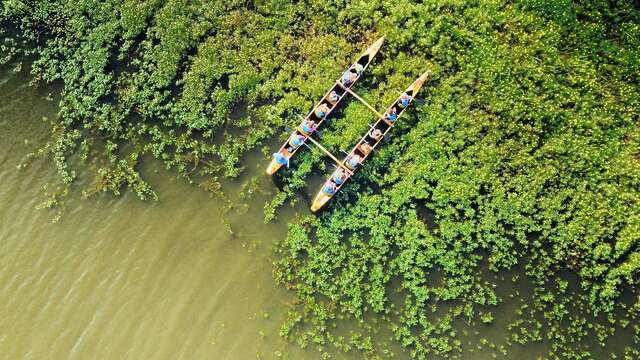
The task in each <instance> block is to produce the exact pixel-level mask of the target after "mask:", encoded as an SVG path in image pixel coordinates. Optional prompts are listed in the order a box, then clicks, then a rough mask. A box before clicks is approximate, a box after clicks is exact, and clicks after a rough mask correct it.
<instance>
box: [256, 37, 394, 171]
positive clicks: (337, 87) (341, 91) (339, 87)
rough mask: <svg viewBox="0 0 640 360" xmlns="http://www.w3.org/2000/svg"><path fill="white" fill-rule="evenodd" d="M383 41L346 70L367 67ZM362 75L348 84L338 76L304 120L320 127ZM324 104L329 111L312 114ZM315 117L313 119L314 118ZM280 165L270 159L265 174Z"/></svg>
mask: <svg viewBox="0 0 640 360" xmlns="http://www.w3.org/2000/svg"><path fill="white" fill-rule="evenodd" d="M383 42H384V37H381V38H380V39H378V40H377V41H376V42H375V43H373V44H372V45H371V46H369V48H367V50H365V51H364V52H363V53H362V55H360V57H359V58H358V60H356V62H355V63H353V64H352V65H351V66H350V67H349V68H348V69H347V70H349V69H353V68H354V67H355V66H356V65H357V64H360V65H362V66H363V70H362V71H364V70H366V68H367V67H369V65H370V64H371V62H372V61H373V59H374V57H375V56H376V55H377V53H378V51H379V50H380V47H381V46H382V44H383ZM361 77H362V74H360V75H359V76H358V77H357V78H356V80H355V81H353V82H352V83H351V84H349V85H348V86H347V85H345V84H343V83H339V82H340V81H341V78H339V80H337V81H336V83H335V84H334V85H333V86H332V87H331V89H329V91H327V93H326V94H325V95H324V96H323V97H322V99H320V101H319V102H318V103H317V104H316V105H315V106H314V107H313V109H312V110H311V112H310V113H309V114H308V115H307V116H306V117H305V120H307V119H309V120H312V121H314V122H316V124H317V127H320V126H321V125H322V123H323V122H324V121H325V120H326V118H327V117H329V114H330V113H331V112H332V111H333V110H334V109H335V108H336V107H337V106H338V104H339V103H340V102H341V100H342V99H343V98H344V96H345V95H346V91H345V90H346V89H345V87H346V88H351V87H352V86H353V85H354V84H355V82H356V81H358V80H359V79H360V78H361ZM332 91H335V93H336V94H338V96H339V97H338V99H337V101H336V100H334V101H329V94H330V93H331V92H332ZM323 103H324V104H325V105H327V106H329V111H328V112H327V113H326V115H324V116H322V117H318V116H317V115H314V112H315V110H316V109H317V108H318V107H319V106H320V105H321V104H323ZM314 118H315V119H314ZM295 134H299V135H302V136H304V137H305V140H306V139H307V138H308V137H309V135H310V134H306V133H304V132H302V131H301V130H299V129H296V130H295V131H294V132H293V134H292V135H295ZM303 142H304V141H303ZM286 146H287V142H285V143H284V144H283V145H282V146H281V147H280V150H279V152H281V151H282V150H283V149H284V148H285V147H286ZM300 148H302V147H298V148H296V149H293V150H291V152H290V153H289V157H288V158H289V159H291V157H293V155H295V153H296V152H297V151H298V150H299V149H300ZM281 167H282V165H280V164H278V163H275V164H274V161H273V160H272V161H271V163H270V164H269V166H268V167H267V171H266V172H267V174H268V175H273V174H275V173H276V172H277V171H278V170H279V169H280V168H281Z"/></svg>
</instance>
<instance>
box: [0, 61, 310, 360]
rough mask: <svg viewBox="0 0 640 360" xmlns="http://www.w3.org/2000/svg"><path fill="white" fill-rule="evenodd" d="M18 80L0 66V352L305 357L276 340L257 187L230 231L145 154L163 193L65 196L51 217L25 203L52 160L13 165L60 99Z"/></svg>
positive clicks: (278, 306)
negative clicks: (152, 196)
mask: <svg viewBox="0 0 640 360" xmlns="http://www.w3.org/2000/svg"><path fill="white" fill-rule="evenodd" d="M28 81H29V78H28V76H27V74H26V73H25V71H22V72H20V73H17V74H16V73H13V72H11V71H9V70H8V69H6V68H3V69H2V74H1V76H0V94H1V96H2V99H1V101H2V102H1V103H0V204H1V206H0V224H1V225H0V358H3V359H20V358H26V359H124V358H129V359H211V358H220V359H223V358H224V359H256V358H259V357H261V356H262V357H264V358H272V357H273V356H274V353H275V352H276V351H280V352H287V353H290V354H293V355H294V358H305V357H306V356H304V353H301V352H299V351H298V350H297V349H296V348H291V347H289V346H288V345H287V344H285V343H284V342H283V341H282V340H280V338H279V336H278V331H279V327H280V325H281V323H282V322H283V320H284V316H285V314H286V310H287V306H286V304H287V303H288V302H290V301H291V300H292V295H291V294H290V293H288V292H287V291H286V290H284V289H283V288H281V287H278V286H277V285H276V284H275V281H274V280H273V278H272V274H271V260H270V258H269V255H270V254H271V251H270V250H271V247H272V245H273V243H274V241H275V240H276V239H278V238H281V237H282V236H284V234H285V232H286V224H285V223H284V222H279V223H274V224H269V225H264V224H263V220H262V216H263V215H262V207H263V205H264V201H265V198H266V196H267V195H265V196H262V197H261V196H258V197H256V198H255V199H252V200H248V201H245V205H246V207H247V208H246V210H242V211H231V212H230V213H229V214H228V215H227V216H228V219H229V222H230V224H231V228H232V230H233V231H234V234H230V233H229V232H228V231H227V230H225V228H224V226H223V222H222V220H221V216H220V211H219V209H220V208H221V207H222V205H223V204H222V202H221V200H220V199H219V198H218V197H209V196H208V195H207V193H205V192H204V191H203V190H202V189H200V188H198V187H197V186H196V185H190V184H188V183H187V182H186V181H185V180H184V179H176V178H175V174H172V173H171V172H168V171H159V172H156V171H153V170H152V169H155V168H160V169H162V166H161V165H160V164H158V163H155V162H154V161H149V162H148V165H147V166H148V168H147V169H143V172H144V173H145V175H146V178H147V179H148V180H149V181H150V183H151V184H152V185H153V186H154V188H155V189H156V190H157V192H158V193H159V194H160V199H159V201H149V202H143V201H140V200H138V199H137V198H136V197H135V196H134V195H133V194H131V193H130V192H127V193H125V194H124V196H121V197H115V196H112V195H109V194H105V195H98V196H94V197H91V198H89V199H85V200H82V199H79V197H80V195H79V194H71V196H70V200H69V205H68V206H67V209H66V213H65V215H64V216H63V217H62V219H61V221H60V222H58V223H55V224H53V223H52V222H51V220H52V218H53V213H52V212H51V211H49V210H36V209H35V207H36V205H38V203H40V202H41V201H42V200H43V197H42V196H41V187H42V185H43V184H44V183H45V182H46V180H48V179H52V178H53V177H54V175H55V174H54V171H53V170H52V166H51V163H49V162H47V161H44V160H36V161H33V162H32V163H30V164H29V166H27V167H26V168H24V169H18V165H19V164H20V163H22V162H23V161H24V157H25V155H26V154H27V153H29V152H30V151H33V150H34V149H36V148H37V147H38V145H40V144H42V143H44V141H46V139H47V134H48V129H47V125H46V124H45V123H43V121H42V117H43V116H46V117H49V118H52V117H54V116H55V114H56V111H57V110H56V105H55V104H56V103H57V101H47V100H45V97H46V96H47V95H48V94H47V91H52V92H55V91H56V89H55V88H53V89H51V88H47V89H45V90H37V89H34V88H33V87H29V86H28ZM25 139H29V140H28V141H25ZM255 165H256V166H258V165H262V164H261V163H260V164H257V163H256V164H255ZM255 172H256V173H257V172H258V169H257V168H256V169H255ZM249 173H251V171H249ZM260 186H261V188H262V189H264V190H265V191H269V190H270V189H271V190H273V188H274V185H272V184H271V182H269V181H267V179H264V181H262V182H261V184H260ZM237 190H238V189H235V192H236V193H237ZM230 196H233V193H232V194H231V195H230ZM283 216H284V217H286V216H287V214H286V213H285V214H283ZM247 224H251V225H250V226H246V225H247ZM243 225H244V226H243ZM296 354H297V355H296Z"/></svg>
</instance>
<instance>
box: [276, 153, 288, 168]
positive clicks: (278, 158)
mask: <svg viewBox="0 0 640 360" xmlns="http://www.w3.org/2000/svg"><path fill="white" fill-rule="evenodd" d="M273 158H274V159H275V160H276V162H277V163H278V164H280V165H286V166H287V167H289V158H287V157H286V156H284V154H283V153H281V152H280V151H278V152H276V153H273Z"/></svg>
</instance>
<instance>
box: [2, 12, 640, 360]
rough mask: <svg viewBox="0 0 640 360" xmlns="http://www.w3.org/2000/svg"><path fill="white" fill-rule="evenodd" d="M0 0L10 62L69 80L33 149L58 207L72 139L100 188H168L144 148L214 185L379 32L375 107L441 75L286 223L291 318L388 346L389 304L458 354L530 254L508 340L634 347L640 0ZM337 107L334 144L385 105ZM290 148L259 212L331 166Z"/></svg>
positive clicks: (639, 253)
mask: <svg viewBox="0 0 640 360" xmlns="http://www.w3.org/2000/svg"><path fill="white" fill-rule="evenodd" d="M1 11H2V13H0V22H1V23H2V24H3V27H2V29H3V30H2V31H3V33H4V34H5V35H6V38H5V43H4V44H3V45H2V49H1V50H2V52H3V53H2V54H0V55H2V58H3V62H5V63H6V62H9V61H10V60H11V59H13V58H15V57H16V55H17V54H20V53H27V54H31V55H33V57H34V59H35V61H34V63H33V65H32V72H33V75H34V77H35V79H34V80H35V81H46V82H55V81H58V80H60V81H61V82H62V84H63V90H62V100H61V103H60V114H59V117H58V118H57V119H53V120H52V121H51V128H52V140H51V141H50V143H49V144H48V145H47V146H46V147H45V148H43V149H41V150H40V155H44V156H49V157H50V158H51V159H53V161H54V163H55V166H56V167H57V169H58V172H59V174H60V175H61V182H60V185H59V187H58V190H57V192H56V193H54V194H53V198H52V200H50V201H49V202H48V204H49V205H55V204H56V201H57V197H58V196H59V194H65V193H66V189H67V187H68V185H69V184H72V183H73V182H74V179H75V178H76V171H75V169H73V167H72V166H71V165H70V164H71V163H72V161H71V160H72V158H73V157H74V156H76V155H77V156H78V157H79V158H80V159H88V161H91V162H92V164H91V168H92V169H93V170H94V174H95V177H96V181H95V189H93V188H92V189H90V191H89V192H94V191H105V190H109V191H113V192H114V193H118V192H119V191H121V189H122V188H123V187H124V186H128V187H129V188H130V189H132V190H133V191H135V192H136V193H137V194H138V195H139V196H140V197H141V198H147V197H149V196H155V194H154V192H153V190H152V189H151V187H150V186H149V185H148V184H147V183H146V182H145V181H144V179H143V178H142V177H141V176H140V174H139V172H138V171H137V170H136V169H137V166H138V165H139V162H140V161H141V158H142V157H143V156H147V155H151V156H154V157H157V158H159V159H162V160H163V161H164V163H165V164H166V166H167V167H168V168H174V169H177V170H178V171H179V172H180V173H181V174H183V175H185V176H187V177H190V178H197V179H198V181H202V183H203V186H204V187H215V186H212V185H211V184H215V182H216V181H217V180H218V177H219V176H236V175H237V174H238V173H239V171H241V170H242V169H241V167H240V165H241V163H242V161H241V159H242V156H243V154H245V153H246V152H247V151H249V150H251V149H253V148H255V147H257V146H259V145H260V144H262V143H263V142H264V141H265V140H266V139H267V138H269V137H272V136H273V135H275V134H280V132H281V130H282V129H283V128H284V127H285V126H292V125H294V124H296V123H297V122H298V121H299V118H298V116H299V115H300V114H304V113H305V112H306V111H307V110H308V109H309V108H310V106H311V105H312V103H313V101H314V100H316V99H318V98H319V97H320V96H321V95H322V94H323V93H324V91H325V90H326V89H327V88H328V86H329V84H331V82H332V81H333V80H334V79H335V78H336V77H337V74H339V72H340V71H341V70H342V69H343V68H344V67H345V66H347V64H349V63H350V61H351V59H353V57H354V56H355V55H356V54H357V53H358V52H359V51H360V50H361V49H363V48H365V47H366V46H367V45H368V44H369V43H371V41H372V40H373V39H375V38H376V37H378V36H380V35H383V34H384V35H385V36H386V37H387V42H386V44H385V46H384V47H383V50H382V53H381V54H380V55H379V59H377V60H376V61H375V62H374V63H373V65H372V66H371V67H370V68H369V69H368V70H367V73H366V76H365V79H363V82H362V83H360V84H359V85H358V86H357V91H359V92H362V93H363V94H364V97H365V98H367V99H370V100H371V99H379V102H378V105H379V107H380V108H382V107H383V105H384V104H387V103H388V102H389V101H392V99H394V98H395V97H396V96H397V95H398V93H399V91H401V90H402V89H404V88H405V87H406V86H407V85H408V84H410V83H411V81H413V79H414V78H415V77H416V76H417V75H418V74H420V73H422V72H423V71H424V70H426V69H428V68H430V69H432V70H433V72H434V77H433V79H432V80H431V81H430V82H429V83H428V84H427V85H426V87H425V89H423V93H422V95H421V98H423V99H424V101H422V102H420V103H419V104H415V106H414V107H413V108H412V109H411V111H409V112H407V115H406V117H403V119H402V121H401V122H400V124H399V126H398V127H397V128H395V129H394V130H393V136H392V138H391V139H390V140H389V141H388V142H386V143H385V144H384V146H382V147H381V148H380V150H379V151H377V152H376V154H375V156H373V158H372V159H371V161H370V162H368V163H367V165H366V166H365V167H364V168H363V169H362V171H361V172H360V173H359V174H358V175H357V177H356V180H355V181H352V182H350V183H349V185H348V186H347V187H346V188H345V189H344V190H343V191H342V193H341V195H339V196H338V198H337V199H335V200H334V201H333V202H332V203H331V204H330V206H329V209H328V210H327V211H325V212H324V213H322V214H321V215H320V216H317V217H316V216H304V217H301V218H300V219H298V220H297V221H295V222H293V223H292V224H291V225H290V231H289V235H288V237H287V238H286V239H285V240H283V241H282V243H281V244H280V246H279V248H278V260H277V261H276V262H275V268H274V274H275V276H276V278H277V279H278V280H279V281H281V282H282V283H283V284H285V285H286V286H287V287H288V288H290V289H292V290H293V291H295V292H296V294H297V295H298V296H299V298H300V304H299V305H298V307H296V308H294V309H292V311H291V316H290V321H289V322H288V323H287V324H286V325H285V326H284V328H283V331H282V333H283V336H285V337H288V338H291V339H296V341H298V342H299V343H300V344H301V345H302V346H305V345H307V344H308V343H313V344H318V345H324V344H327V343H332V344H333V345H334V346H336V347H337V348H339V349H341V350H349V349H351V348H357V349H359V350H360V351H363V352H365V353H366V354H368V355H369V356H374V355H383V354H385V353H389V352H390V350H389V349H387V348H384V347H381V346H379V344H377V342H376V341H375V340H374V339H375V338H372V337H371V336H372V335H371V333H372V332H374V330H372V326H371V324H372V322H378V321H381V322H382V323H384V324H386V325H388V327H389V328H390V329H391V331H392V332H393V337H394V339H395V340H397V342H398V343H400V344H401V345H402V346H404V347H406V348H407V349H409V351H410V353H411V354H412V355H413V356H414V357H416V358H425V357H427V356H428V355H429V354H439V355H451V356H457V355H458V354H460V351H462V349H463V348H464V346H465V344H463V343H462V341H461V338H462V335H461V333H460V331H459V329H460V325H459V324H463V325H464V324H466V325H469V326H471V328H472V329H482V327H483V326H485V325H483V323H491V322H493V318H494V316H493V315H492V312H500V311H501V310H500V303H501V302H502V301H503V300H504V299H503V297H504V295H501V294H500V292H499V287H498V286H497V285H496V281H493V280H491V279H488V278H487V277H486V276H485V275H486V273H488V272H489V273H491V272H498V273H500V274H511V273H512V272H513V271H515V270H516V268H517V267H519V266H524V269H525V270H524V271H525V272H526V274H527V277H526V278H527V281H529V282H530V283H532V284H533V285H532V286H533V287H532V289H531V294H529V295H527V296H528V298H526V299H524V297H525V295H524V294H511V296H515V297H519V296H520V297H523V299H522V300H523V304H522V306H521V307H520V308H519V309H518V310H517V312H518V314H519V315H520V316H519V319H518V320H517V321H515V322H513V323H511V324H509V325H508V326H509V328H510V329H511V330H512V336H511V337H510V338H509V339H508V340H507V341H506V342H505V344H507V345H510V344H513V343H530V342H538V341H547V342H549V343H550V344H551V346H550V347H549V352H548V353H547V354H546V355H545V356H549V357H555V358H591V357H593V356H594V355H593V354H592V353H591V351H592V349H591V348H587V347H586V346H585V345H584V344H585V341H587V340H588V339H590V338H595V339H597V342H599V343H601V344H603V345H604V344H606V341H607V339H608V338H610V336H611V335H612V334H613V335H617V334H618V333H620V332H623V333H624V334H631V335H630V336H632V337H633V339H629V341H628V345H629V347H626V348H612V349H610V350H611V351H613V352H614V353H616V354H617V355H619V356H620V355H623V354H624V355H625V356H627V357H629V358H633V357H637V356H639V354H638V351H637V350H636V349H635V348H634V346H633V344H636V345H635V347H637V344H638V342H639V341H640V326H639V325H637V324H638V321H637V314H638V311H639V310H640V297H639V293H638V282H639V277H638V274H639V272H640V202H639V200H640V199H639V195H640V122H639V117H640V110H639V109H640V83H639V81H640V9H639V8H638V3H637V2H634V1H624V0H614V1H610V2H600V1H582V2H571V1H568V0H557V1H547V0H525V1H518V2H515V3H513V2H507V1H503V0H494V1H455V0H454V1H428V2H422V3H419V4H416V3H412V2H409V1H405V0H399V1H394V2H391V1H382V2H366V1H357V2H342V1H336V2H329V1H309V2H302V3H297V2H294V3H288V2H286V1H253V2H252V1H249V2H246V1H213V2H200V1H181V0H170V1H157V0H146V1H140V0H135V1H131V0H126V1H91V0H82V1H73V2H71V1H69V2H66V1H53V0H51V1H17V0H5V1H4V2H3V3H2V9H1ZM365 89H374V90H369V91H366V90H365ZM245 108H246V109H247V111H246V113H245V114H243V113H242V112H243V109H245ZM341 115H342V120H338V121H333V122H332V123H331V125H330V127H329V128H328V129H327V130H325V131H324V134H323V137H322V140H323V142H324V143H325V144H326V145H327V146H328V147H329V148H331V149H333V150H334V151H337V150H338V149H341V150H346V149H348V148H349V147H350V146H351V144H353V142H354V141H355V139H357V138H358V137H359V135H360V134H362V133H363V132H364V131H365V129H366V128H367V125H368V124H369V123H370V121H371V120H372V119H371V115H370V113H369V112H368V111H367V109H366V108H364V107H363V106H361V105H358V104H357V103H350V104H349V105H348V106H347V107H346V108H345V109H344V111H343V113H342V114H341ZM271 147H273V146H271ZM271 147H270V148H271ZM268 149H269V148H266V150H268ZM265 164H266V161H265ZM292 165H293V166H292V168H291V169H290V170H287V171H286V172H285V173H284V174H281V175H280V177H279V181H281V182H282V192H281V193H279V194H277V195H276V196H275V198H274V199H273V201H272V202H271V203H270V204H268V205H267V206H266V209H265V215H266V217H267V219H271V218H273V217H274V216H275V215H276V214H277V207H278V206H280V205H282V204H284V203H285V202H286V201H287V199H292V200H296V199H297V198H296V193H298V192H299V191H300V190H301V189H303V188H304V184H305V177H306V176H307V175H308V174H310V173H311V172H312V171H315V170H317V169H321V170H324V168H325V164H324V163H323V162H322V160H321V156H320V154H318V153H315V152H308V151H307V152H305V153H304V154H302V155H301V156H299V157H298V158H297V159H296V161H294V162H293V164H292ZM311 190H312V191H315V189H311ZM56 194H58V195H56ZM573 274H577V276H573ZM509 276H511V275H509ZM513 281H514V282H517V281H520V280H518V277H517V276H514V277H513ZM503 286H511V285H509V283H508V282H507V283H506V284H503ZM529 297H530V298H529ZM494 315H496V314H494ZM343 318H346V319H353V318H356V319H358V320H361V321H360V324H361V326H360V327H361V329H360V330H359V331H358V332H353V333H352V336H351V338H345V337H343V336H339V335H337V334H338V333H339V332H336V331H335V330H333V328H332V326H333V325H336V324H339V323H340V320H341V319H343ZM496 318H497V316H496ZM603 318H605V320H606V321H605V322H603V321H602V319H603ZM607 323H608V324H607ZM603 324H605V325H606V326H605V325H603ZM485 343H486V341H485ZM487 346H489V347H491V348H494V347H495V354H499V353H500V352H502V353H504V352H507V351H508V349H504V348H503V347H498V346H496V345H495V344H488V345H487ZM543 355H544V354H543Z"/></svg>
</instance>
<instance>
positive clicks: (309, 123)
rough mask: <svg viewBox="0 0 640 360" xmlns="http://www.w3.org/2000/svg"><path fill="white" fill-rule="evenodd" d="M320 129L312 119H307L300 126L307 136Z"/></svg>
mask: <svg viewBox="0 0 640 360" xmlns="http://www.w3.org/2000/svg"><path fill="white" fill-rule="evenodd" d="M317 128H318V124H316V122H315V121H313V120H311V119H306V120H304V121H303V122H302V124H300V130H301V131H302V132H303V133H305V135H311V134H313V132H314V131H316V129H317Z"/></svg>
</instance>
